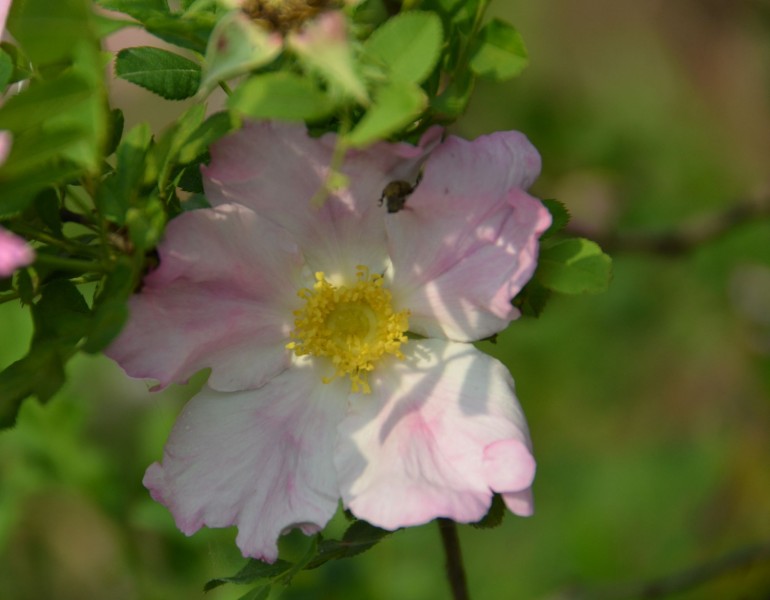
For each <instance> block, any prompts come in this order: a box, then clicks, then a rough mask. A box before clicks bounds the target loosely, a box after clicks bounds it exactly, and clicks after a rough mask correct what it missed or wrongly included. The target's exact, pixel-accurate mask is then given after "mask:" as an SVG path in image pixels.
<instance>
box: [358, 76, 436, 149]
mask: <svg viewBox="0 0 770 600" xmlns="http://www.w3.org/2000/svg"><path fill="white" fill-rule="evenodd" d="M427 103H428V99H427V97H426V96H425V92H423V91H422V89H420V87H419V86H417V85H415V84H413V83H405V82H401V81H394V82H391V83H389V84H388V85H386V86H383V87H382V88H380V89H379V90H378V92H377V94H376V96H375V98H374V103H373V104H372V106H371V107H370V108H369V110H368V111H366V114H365V115H364V116H363V118H362V119H361V121H360V122H359V123H358V124H357V125H356V126H355V128H354V129H353V130H352V131H351V132H350V133H349V134H348V135H347V136H346V141H347V143H349V144H350V145H351V146H358V147H361V146H367V145H368V144H371V143H373V142H376V141H378V140H381V139H384V138H387V137H388V136H390V135H393V134H395V133H397V132H398V131H399V130H400V129H402V128H404V127H406V126H407V125H409V124H410V123H412V122H413V121H414V120H415V119H417V117H418V116H420V114H421V113H422V111H423V110H424V109H425V107H426V105H427Z"/></svg>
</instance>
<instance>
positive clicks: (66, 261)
mask: <svg viewBox="0 0 770 600" xmlns="http://www.w3.org/2000/svg"><path fill="white" fill-rule="evenodd" d="M35 264H40V265H46V266H49V267H54V268H56V269H64V270H65V271H77V272H79V273H92V272H94V271H96V272H98V273H106V272H107V271H108V270H109V269H107V268H106V267H105V266H104V264H103V263H101V262H99V261H95V260H80V259H78V258H63V257H61V256H53V255H51V254H42V253H38V255H37V257H36V258H35Z"/></svg>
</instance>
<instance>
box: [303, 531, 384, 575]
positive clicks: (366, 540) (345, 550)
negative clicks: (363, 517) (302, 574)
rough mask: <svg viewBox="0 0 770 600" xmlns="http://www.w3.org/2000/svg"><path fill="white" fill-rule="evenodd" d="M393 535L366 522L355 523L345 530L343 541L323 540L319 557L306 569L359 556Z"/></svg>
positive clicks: (319, 547)
mask: <svg viewBox="0 0 770 600" xmlns="http://www.w3.org/2000/svg"><path fill="white" fill-rule="evenodd" d="M391 533H393V532H392V531H387V530H385V529H380V528H379V527H375V526H374V525H371V524H369V523H367V522H366V521H360V520H358V521H355V522H353V524H352V525H351V526H350V527H348V528H347V530H345V533H344V535H343V536H342V539H341V540H323V541H322V542H321V543H320V544H319V546H318V555H317V556H315V557H314V558H313V559H312V560H311V561H310V562H309V563H308V565H307V567H306V568H307V569H316V568H318V567H320V566H321V565H323V564H325V563H327V562H329V561H330V560H339V559H341V558H352V557H353V556H357V555H359V554H361V553H363V552H366V551H367V550H369V549H371V548H373V547H374V546H375V545H377V543H379V542H380V541H381V540H382V539H383V538H384V537H386V536H388V535H390V534H391Z"/></svg>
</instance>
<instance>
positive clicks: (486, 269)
mask: <svg viewBox="0 0 770 600" xmlns="http://www.w3.org/2000/svg"><path fill="white" fill-rule="evenodd" d="M437 133H438V132H437V131H435V130H433V131H431V132H429V133H428V134H426V136H424V138H423V140H422V141H421V143H420V145H419V146H416V147H415V146H411V145H408V144H404V143H401V144H386V143H380V144H377V145H374V146H372V147H370V148H368V149H367V150H365V151H356V152H351V153H349V155H348V156H347V158H346V161H345V164H344V166H343V169H342V170H343V172H344V173H345V174H346V175H347V177H348V178H349V181H350V183H349V187H348V188H346V189H344V190H341V191H339V192H337V193H334V194H332V195H331V196H330V197H329V198H328V199H327V200H326V201H325V203H324V204H323V205H322V206H320V207H314V206H311V203H310V199H311V198H312V197H313V196H314V194H315V193H316V192H317V190H318V189H319V186H321V185H322V183H323V182H324V179H325V177H326V175H327V173H328V165H329V163H330V160H331V156H332V152H333V148H334V144H335V137H334V135H332V134H327V135H325V136H323V137H321V138H319V139H313V138H310V137H309V136H308V135H307V133H306V132H305V130H304V128H302V127H299V126H291V125H286V124H276V123H261V124H255V125H247V126H246V127H244V129H243V130H241V131H239V132H237V133H235V134H233V135H230V136H229V137H227V138H225V139H223V140H222V141H220V142H219V143H217V144H215V145H214V147H213V148H212V150H211V154H212V160H211V165H210V166H209V167H208V168H206V169H205V171H204V182H205V188H206V193H207V197H208V199H209V201H210V202H211V203H212V206H214V208H212V209H202V210H196V211H192V212H188V213H185V214H182V215H181V216H179V217H178V218H176V219H175V220H173V221H172V222H171V223H170V224H169V226H168V229H167V232H166V237H165V239H164V241H163V243H162V244H161V245H160V247H159V253H160V258H161V262H160V266H159V268H158V269H157V270H156V271H154V272H152V273H151V274H150V275H148V276H147V278H146V279H145V284H144V287H143V289H142V291H141V293H140V294H138V295H136V296H134V297H133V298H132V300H131V305H130V307H131V318H130V320H129V323H128V326H127V327H126V329H125V330H124V331H123V333H122V334H121V336H120V337H119V338H118V339H117V340H116V342H115V343H114V344H113V346H112V347H111V348H110V349H109V352H108V354H109V355H110V356H112V357H113V358H114V359H115V360H117V361H118V362H119V363H120V364H121V365H122V366H123V368H124V369H125V370H126V372H127V373H128V374H129V375H131V376H134V377H148V378H154V379H157V380H158V381H159V387H162V386H165V385H168V384H169V383H171V382H180V381H185V380H186V379H187V378H188V377H190V376H191V375H192V374H193V373H195V372H196V371H198V370H200V369H202V368H205V367H209V368H211V375H210V378H209V381H208V385H207V387H205V388H204V389H203V390H202V391H201V392H200V393H199V394H197V395H196V396H195V397H194V398H193V399H192V400H190V402H189V403H188V404H187V406H186V407H185V409H184V411H183V412H182V414H181V415H180V417H179V419H178V421H177V423H176V425H175V426H174V429H173V431H172V432H171V435H170V437H169V440H168V443H167V445H166V448H165V452H164V456H163V460H162V462H160V463H155V464H153V465H152V466H150V468H149V469H148V470H147V474H146V476H145V479H144V483H145V485H146V486H147V487H148V488H149V489H150V491H151V493H152V496H153V498H155V499H156V500H158V501H160V502H162V503H163V504H165V505H166V506H167V507H168V508H169V509H170V510H171V512H172V513H173V515H174V518H175V519H176V522H177V525H178V526H179V528H180V529H181V530H182V531H183V532H185V533H186V534H188V535H189V534H192V533H193V532H195V531H196V530H198V529H199V528H200V527H201V526H203V525H207V526H209V527H226V526H230V525H237V526H238V530H239V531H238V537H237V544H238V546H239V547H240V549H241V550H242V552H243V554H244V555H246V556H251V557H255V558H259V559H262V560H266V561H274V560H275V559H276V558H277V554H278V551H277V546H276V540H277V538H278V536H279V535H281V534H282V533H283V532H286V531H288V530H289V529H291V528H294V527H298V528H300V529H301V530H302V531H303V532H305V533H306V534H311V533H314V532H317V531H319V530H320V529H321V528H323V527H324V526H325V525H326V523H327V522H328V521H329V519H330V518H331V517H332V516H333V515H334V513H335V511H336V510H337V505H338V502H339V500H340V498H341V499H342V502H343V504H344V505H345V507H347V508H348V509H350V510H351V511H352V512H353V513H354V514H355V515H356V516H357V517H359V518H361V519H365V520H366V521H368V522H370V523H372V524H374V525H377V526H379V527H383V528H386V529H396V528H399V527H404V526H410V525H418V524H421V523H426V522H428V521H430V520H432V519H434V518H436V517H447V518H450V519H454V520H455V521H458V522H473V521H477V520H479V519H481V518H482V517H483V516H484V515H485V514H486V512H487V510H488V509H489V506H490V503H491V499H492V496H493V493H495V492H498V493H500V494H502V497H503V499H504V500H505V503H506V504H507V506H508V507H509V508H510V509H511V510H512V511H513V512H514V513H517V514H519V515H529V514H531V513H532V497H531V492H530V486H531V484H532V480H533V477H534V472H535V462H534V459H533V457H532V454H531V450H530V440H529V434H528V431H527V425H526V421H525V418H524V415H523V413H522V410H521V408H520V406H519V404H518V401H517V399H516V396H515V394H514V385H513V381H512V379H511V377H510V375H509V373H508V370H507V369H506V368H505V366H503V365H502V364H501V363H500V362H498V361H497V360H495V359H493V358H491V357H489V356H487V355H485V354H483V353H482V352H480V351H478V350H476V349H475V347H474V346H473V345H472V344H470V343H469V342H471V341H473V340H478V339H481V338H484V337H487V336H489V335H491V334H493V333H495V332H498V331H500V330H501V329H503V328H505V327H506V326H507V325H508V323H509V322H510V321H511V320H512V319H514V318H516V317H517V316H518V311H517V310H516V309H515V308H514V307H513V306H512V305H511V302H510V300H511V298H512V297H513V296H515V295H516V294H517V293H518V292H519V290H520V289H521V288H522V286H523V285H524V284H525V283H526V282H527V280H528V279H529V278H530V276H531V275H532V273H533V271H534V269H535V265H536V259H537V249H538V237H539V236H540V234H541V233H542V232H543V231H544V230H545V229H546V228H547V226H548V225H549V223H550V216H549V214H548V212H547V211H546V209H545V208H544V207H543V205H542V204H541V203H540V202H539V201H538V200H536V199H535V198H533V197H531V196H529V195H528V194H527V193H526V192H525V191H524V190H525V189H526V188H527V187H528V186H529V185H531V183H532V182H533V181H534V179H535V178H536V177H537V175H538V173H539V169H540V158H539V156H538V154H537V152H536V150H535V149H534V148H533V147H532V145H531V144H530V143H529V142H528V141H527V139H526V138H525V137H524V136H523V135H521V134H519V133H516V132H503V133H495V134H493V135H489V136H486V137H481V138H479V139H477V140H475V141H472V142H468V141H464V140H461V139H458V138H455V137H449V138H448V139H447V140H446V141H444V142H442V143H438V141H437ZM421 168H422V170H423V176H422V178H421V180H420V181H419V183H418V184H417V186H416V188H415V189H414V191H413V192H412V193H411V195H409V196H408V197H407V198H406V203H405V205H404V206H403V208H402V209H401V210H398V211H397V212H389V211H388V208H387V206H381V205H380V203H379V202H378V200H379V199H380V197H381V195H382V192H383V190H384V189H385V188H386V186H387V185H388V184H389V183H391V182H393V181H407V182H411V183H412V184H414V183H415V182H416V181H417V179H418V173H419V172H420V169H421ZM407 331H409V332H412V333H413V334H418V335H417V336H414V335H412V336H409V337H408V336H407V335H406V334H407ZM420 336H423V337H420Z"/></svg>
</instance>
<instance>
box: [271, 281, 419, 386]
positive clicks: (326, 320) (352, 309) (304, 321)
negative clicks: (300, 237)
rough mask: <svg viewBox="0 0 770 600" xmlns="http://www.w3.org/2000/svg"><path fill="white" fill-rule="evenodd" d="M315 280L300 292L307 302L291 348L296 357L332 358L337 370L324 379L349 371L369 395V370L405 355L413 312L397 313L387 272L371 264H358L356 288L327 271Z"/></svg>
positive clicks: (354, 382) (296, 314)
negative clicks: (386, 283) (384, 358)
mask: <svg viewBox="0 0 770 600" xmlns="http://www.w3.org/2000/svg"><path fill="white" fill-rule="evenodd" d="M315 278H316V282H315V285H313V289H312V290H310V289H307V288H303V289H301V290H300V291H299V292H297V295H298V296H299V297H300V298H302V299H303V300H305V306H304V307H303V308H301V309H299V310H296V311H294V317H295V319H294V330H293V331H292V332H291V337H292V340H293V341H291V342H289V343H288V344H287V345H286V347H287V348H288V349H290V350H293V351H294V353H295V354H296V355H297V356H305V355H306V354H310V355H312V356H325V357H327V358H329V359H330V360H331V362H332V364H333V365H334V368H335V372H334V375H333V376H332V377H324V378H323V382H324V383H329V382H330V381H332V380H334V379H335V378H337V377H344V376H346V375H347V376H348V377H350V382H351V390H352V391H353V392H358V391H362V392H363V393H365V394H368V393H370V392H371V388H370V387H369V380H368V376H369V372H370V371H372V370H374V365H375V363H376V362H377V360H379V359H380V358H381V357H382V356H383V355H385V354H392V355H393V356H395V357H397V358H401V359H403V358H404V355H403V354H402V353H401V350H400V348H401V344H403V343H405V342H406V340H407V337H406V335H404V334H405V332H406V330H407V329H408V328H409V311H408V310H402V311H399V312H394V311H393V300H392V297H391V294H390V291H389V290H387V289H386V288H383V281H382V276H381V275H377V274H374V275H373V274H371V273H369V269H367V268H366V267H363V266H358V267H357V272H356V279H357V281H356V283H355V284H353V285H351V286H344V285H341V286H334V285H332V284H331V283H329V282H328V281H326V279H325V277H324V274H323V273H322V272H318V273H316V274H315Z"/></svg>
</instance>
